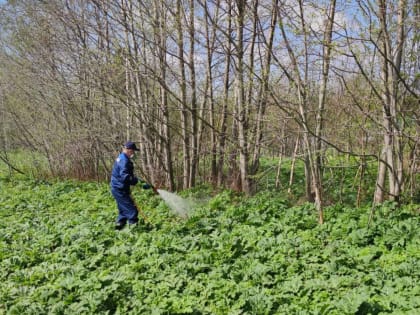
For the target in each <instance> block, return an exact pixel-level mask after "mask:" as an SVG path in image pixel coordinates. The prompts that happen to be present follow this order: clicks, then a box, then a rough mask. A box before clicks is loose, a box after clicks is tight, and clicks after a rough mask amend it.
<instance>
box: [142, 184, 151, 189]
mask: <svg viewBox="0 0 420 315" xmlns="http://www.w3.org/2000/svg"><path fill="white" fill-rule="evenodd" d="M150 188H152V185H150V184H148V183H146V184H143V189H150Z"/></svg>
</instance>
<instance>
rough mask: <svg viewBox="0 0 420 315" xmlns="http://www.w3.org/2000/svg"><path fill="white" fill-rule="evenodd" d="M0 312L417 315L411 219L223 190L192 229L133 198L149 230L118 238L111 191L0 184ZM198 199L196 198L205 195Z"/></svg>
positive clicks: (415, 220) (416, 253) (413, 212)
mask: <svg viewBox="0 0 420 315" xmlns="http://www.w3.org/2000/svg"><path fill="white" fill-rule="evenodd" d="M0 191H1V194H0V209H1V210H0V216H1V220H0V225H1V226H0V230H1V234H0V261H1V268H0V313H4V314H75V313H79V314H340V315H341V314H387V313H389V314H415V312H416V310H418V309H419V308H420V286H419V283H420V281H419V280H420V268H419V262H420V250H419V248H420V237H419V234H418V227H419V215H418V209H416V207H415V206H404V207H403V208H400V209H395V207H394V205H393V204H386V205H383V206H381V207H378V208H377V209H376V213H375V220H374V221H373V222H372V223H371V224H370V226H369V227H368V218H369V213H370V208H358V209H357V208H351V207H341V206H332V207H330V208H328V209H327V210H326V224H324V225H318V224H317V223H316V212H315V211H314V209H313V208H312V206H311V205H308V204H303V205H300V206H292V205H290V204H288V202H287V200H286V199H285V198H283V197H282V196H281V195H279V194H277V193H268V192H262V193H260V194H257V195H256V196H254V197H252V198H245V197H242V196H239V195H236V194H234V193H232V192H229V191H222V192H220V193H219V194H217V195H215V196H213V197H212V198H211V199H210V200H208V202H206V203H204V204H203V205H201V206H200V207H199V208H198V209H196V211H195V212H194V214H193V215H192V216H191V217H190V218H189V219H188V220H180V219H179V218H177V217H176V216H174V215H173V214H172V213H171V212H170V211H169V209H168V208H167V207H166V206H165V204H164V203H163V202H162V201H161V200H160V199H159V198H158V197H156V196H153V195H152V194H151V193H150V192H148V191H137V190H136V191H135V196H136V200H137V201H138V203H139V204H142V205H143V211H144V212H145V213H146V214H147V215H148V217H149V220H150V221H151V222H152V223H153V224H154V226H144V225H142V226H140V227H138V228H135V229H125V230H123V231H120V232H116V231H114V230H113V224H112V223H113V220H114V218H115V214H116V210H115V206H114V202H113V200H112V199H111V196H110V193H109V190H108V186H107V184H97V183H80V182H72V181H61V182H54V183H52V182H51V183H50V182H44V181H35V180H23V179H1V180H0ZM201 193H202V192H201Z"/></svg>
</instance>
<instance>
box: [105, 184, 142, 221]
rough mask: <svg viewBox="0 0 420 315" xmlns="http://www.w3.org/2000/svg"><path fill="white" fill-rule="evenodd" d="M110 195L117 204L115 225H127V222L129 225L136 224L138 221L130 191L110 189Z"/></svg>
mask: <svg viewBox="0 0 420 315" xmlns="http://www.w3.org/2000/svg"><path fill="white" fill-rule="evenodd" d="M111 193H112V196H114V198H115V201H116V202H117V207H118V218H117V223H121V224H125V223H127V221H128V223H129V224H135V223H137V222H138V221H139V219H138V210H137V207H136V205H135V203H134V200H133V198H131V194H130V191H126V190H120V189H111Z"/></svg>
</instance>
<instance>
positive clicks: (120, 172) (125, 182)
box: [111, 153, 139, 191]
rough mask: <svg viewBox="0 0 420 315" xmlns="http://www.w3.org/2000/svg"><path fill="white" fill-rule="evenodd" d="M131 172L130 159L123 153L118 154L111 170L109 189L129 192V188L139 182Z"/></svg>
mask: <svg viewBox="0 0 420 315" xmlns="http://www.w3.org/2000/svg"><path fill="white" fill-rule="evenodd" d="M133 170H134V166H133V162H131V160H130V158H129V157H128V156H127V155H125V154H124V153H120V155H119V156H118V158H117V159H116V160H115V162H114V166H113V168H112V174H111V188H113V189H120V190H126V191H129V190H130V186H131V185H135V184H137V183H138V181H139V179H138V178H137V177H136V176H134V173H133Z"/></svg>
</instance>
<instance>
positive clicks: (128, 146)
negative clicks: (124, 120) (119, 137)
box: [124, 141, 140, 151]
mask: <svg viewBox="0 0 420 315" xmlns="http://www.w3.org/2000/svg"><path fill="white" fill-rule="evenodd" d="M124 148H126V149H130V150H134V151H140V150H139V149H138V148H137V147H136V144H135V143H134V142H132V141H128V142H127V143H126V144H124Z"/></svg>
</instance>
